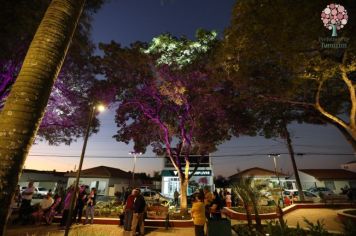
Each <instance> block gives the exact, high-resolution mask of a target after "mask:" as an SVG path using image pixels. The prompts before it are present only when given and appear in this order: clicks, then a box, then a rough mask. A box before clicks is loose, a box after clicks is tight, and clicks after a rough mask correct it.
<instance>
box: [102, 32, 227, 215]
mask: <svg viewBox="0 0 356 236" xmlns="http://www.w3.org/2000/svg"><path fill="white" fill-rule="evenodd" d="M161 39H162V38H158V39H157V38H156V39H155V40H154V43H156V44H157V43H159V42H160V43H162V44H163V46H164V47H166V46H167V47H166V48H167V49H168V48H170V49H171V50H172V49H173V48H175V49H177V48H179V50H178V51H177V53H172V51H170V55H166V54H165V52H166V51H161V52H160V53H148V54H143V53H142V52H141V51H142V50H140V49H141V48H142V47H144V46H145V45H142V44H134V45H132V46H131V48H121V47H120V45H118V44H116V43H115V42H111V44H108V45H101V46H100V47H101V49H102V50H103V51H104V56H103V57H101V58H97V59H98V64H99V65H100V66H99V67H100V72H101V73H102V74H104V75H105V76H106V77H107V79H108V80H107V83H108V84H109V87H111V86H116V87H117V96H116V102H117V103H118V104H119V105H118V108H117V111H116V112H117V113H116V118H115V121H116V123H117V126H118V131H117V134H116V135H115V138H116V140H117V141H121V142H126V143H129V142H130V141H133V142H134V144H135V146H134V148H135V151H141V152H144V151H145V150H146V147H147V146H149V145H151V146H152V147H153V150H154V151H155V152H156V153H158V154H160V155H164V156H167V157H168V158H169V159H170V161H171V162H172V164H173V166H174V167H175V169H176V170H177V172H178V177H179V179H180V190H181V211H182V212H185V211H186V209H187V199H186V196H187V192H186V191H187V187H188V182H189V178H190V177H191V174H189V171H191V169H190V161H191V160H190V153H191V151H192V152H194V154H208V153H210V152H212V151H214V150H215V149H216V146H217V145H218V144H220V143H221V142H222V141H223V140H226V139H229V138H230V135H231V134H230V132H229V125H228V122H229V121H228V120H229V114H227V112H226V106H228V104H229V103H228V102H227V100H228V98H229V94H228V93H226V91H225V87H224V85H223V84H222V83H221V82H220V80H217V79H215V78H213V77H211V76H210V75H209V71H208V69H207V68H206V67H205V65H206V60H207V58H208V56H209V51H208V50H205V49H204V48H203V50H202V51H200V49H199V50H197V48H195V47H199V37H198V42H191V41H187V40H182V39H176V38H173V37H172V38H169V37H167V35H164V38H163V40H161ZM183 42H187V44H186V45H184V43H183ZM176 43H178V44H179V45H180V47H175V46H174V45H175V44H176ZM194 43H195V44H194ZM192 44H194V45H193V46H192ZM200 45H201V46H203V47H204V44H203V43H201V44H200ZM151 46H152V45H151ZM156 46H157V45H156ZM191 46H192V48H193V50H197V51H199V53H201V55H199V56H197V55H195V56H196V57H195V59H194V60H192V61H190V62H189V60H190V58H189V57H187V56H182V54H181V53H180V52H181V51H184V50H188V51H185V52H186V54H185V55H187V54H189V52H190V51H189V49H187V48H189V47H191ZM151 49H152V47H151ZM204 50H205V51H204ZM146 52H148V51H147V50H146ZM174 55H177V57H175V56H174ZM168 56H170V57H171V60H169V61H170V62H171V64H170V65H167V64H166V63H159V64H157V62H159V61H161V62H162V61H164V60H159V59H157V58H160V57H164V58H165V60H166V59H167V57H168ZM161 59H162V58H161ZM180 62H183V64H179V63H180ZM187 62H189V63H187ZM181 159H183V160H184V161H183V162H181ZM193 171H194V170H193Z"/></svg>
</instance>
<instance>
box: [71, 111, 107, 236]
mask: <svg viewBox="0 0 356 236" xmlns="http://www.w3.org/2000/svg"><path fill="white" fill-rule="evenodd" d="M104 110H105V107H104V106H103V105H97V104H94V105H93V104H92V105H91V109H90V115H89V120H88V124H87V128H86V131H85V136H84V143H83V148H82V153H81V155H80V161H79V166H78V171H77V176H76V179H75V182H74V191H73V193H72V196H71V199H70V208H69V213H68V219H67V222H66V228H65V232H64V236H68V233H69V228H70V225H71V223H72V215H73V208H74V205H75V202H76V200H77V195H78V190H79V188H78V185H79V179H80V173H81V171H82V166H83V161H84V155H85V150H86V148H87V142H88V138H89V132H90V126H91V123H92V121H93V118H94V116H95V111H99V112H102V111H104Z"/></svg>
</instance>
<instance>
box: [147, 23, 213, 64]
mask: <svg viewBox="0 0 356 236" xmlns="http://www.w3.org/2000/svg"><path fill="white" fill-rule="evenodd" d="M216 36H217V33H216V32H215V31H205V30H198V31H197V33H196V41H191V40H189V39H187V38H185V37H182V38H176V37H174V36H172V35H170V34H163V35H160V36H158V37H155V38H153V40H152V43H151V44H150V45H149V47H148V48H147V49H145V50H143V52H144V53H146V54H156V55H158V58H157V59H156V63H157V65H169V66H173V67H177V68H179V69H181V68H183V67H185V66H187V65H189V64H191V63H192V62H194V61H195V60H196V59H197V58H198V57H199V56H202V55H204V54H205V53H207V52H208V50H209V49H210V48H211V45H212V44H213V43H214V42H215V41H216Z"/></svg>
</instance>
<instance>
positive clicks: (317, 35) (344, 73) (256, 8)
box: [216, 0, 356, 140]
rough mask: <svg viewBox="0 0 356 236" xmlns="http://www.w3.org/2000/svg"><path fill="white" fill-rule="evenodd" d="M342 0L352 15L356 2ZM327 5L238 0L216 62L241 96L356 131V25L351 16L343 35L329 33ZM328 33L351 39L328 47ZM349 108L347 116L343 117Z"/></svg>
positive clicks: (341, 39)
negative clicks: (325, 15)
mask: <svg viewBox="0 0 356 236" xmlns="http://www.w3.org/2000/svg"><path fill="white" fill-rule="evenodd" d="M341 4H342V5H343V6H345V8H346V9H347V10H348V12H349V14H350V15H351V14H353V12H354V11H355V4H354V2H352V1H343V2H342V3H341ZM326 5H327V4H325V3H323V2H320V1H298V2H293V1H282V0H281V1H274V2H271V1H268V0H259V1H244V0H243V1H238V2H237V3H236V5H235V7H234V9H233V17H232V22H231V26H230V27H229V28H228V29H227V30H226V33H225V37H224V41H223V46H222V47H221V50H220V52H219V53H218V56H217V58H218V59H217V60H218V61H219V63H216V65H219V66H218V67H219V69H221V70H223V71H225V72H227V74H228V76H227V77H228V78H230V80H231V81H232V82H233V83H234V85H235V86H236V87H237V90H238V91H239V92H240V93H241V96H242V97H243V96H246V99H253V100H254V101H255V103H254V104H260V105H262V107H263V106H264V105H268V104H278V107H275V108H274V109H278V108H279V109H280V111H279V112H274V114H276V113H277V114H278V113H281V112H283V110H287V109H289V110H290V111H293V113H294V114H295V115H296V117H295V120H297V121H303V120H304V121H307V122H312V123H314V122H317V123H320V122H321V121H320V120H321V119H324V120H327V121H329V122H330V123H333V124H335V123H336V124H337V126H338V127H339V128H340V127H341V128H342V129H344V130H347V133H348V135H349V136H351V137H353V136H354V134H355V133H354V131H355V112H356V110H355V107H356V100H355V99H354V98H355V90H354V85H353V80H354V79H353V77H354V75H353V73H354V71H355V66H354V63H355V60H354V57H355V56H354V55H355V43H354V40H352V39H353V37H354V36H353V35H355V25H354V22H351V21H349V22H347V25H345V27H343V29H341V30H340V31H339V34H338V36H339V37H337V38H332V37H330V36H329V35H330V32H329V31H328V30H327V29H325V28H324V24H323V22H322V21H321V14H322V11H323V9H325V7H326ZM291 9H303V10H301V11H297V10H291ZM281 19H283V21H282V20H281ZM330 38H331V39H333V40H334V41H335V43H340V42H342V41H344V40H346V41H348V43H347V47H346V48H337V49H335V48H324V47H325V45H324V46H323V45H322V43H323V42H324V41H325V40H329V39H330ZM331 39H330V40H331ZM260 107H261V106H260ZM259 109H260V108H259ZM315 111H317V112H315ZM302 114H304V115H302ZM345 114H347V115H348V117H349V119H348V120H343V119H342V116H343V115H345ZM269 115H273V113H271V112H270V114H269ZM353 139H354V140H355V138H353Z"/></svg>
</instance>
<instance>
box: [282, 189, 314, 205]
mask: <svg viewBox="0 0 356 236" xmlns="http://www.w3.org/2000/svg"><path fill="white" fill-rule="evenodd" d="M303 194H304V199H305V201H312V202H320V200H321V199H320V197H319V196H318V195H317V194H315V193H312V192H310V191H307V190H303ZM283 196H289V197H290V198H291V199H293V200H300V199H299V192H298V190H297V189H288V190H287V189H285V190H284V191H283Z"/></svg>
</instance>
